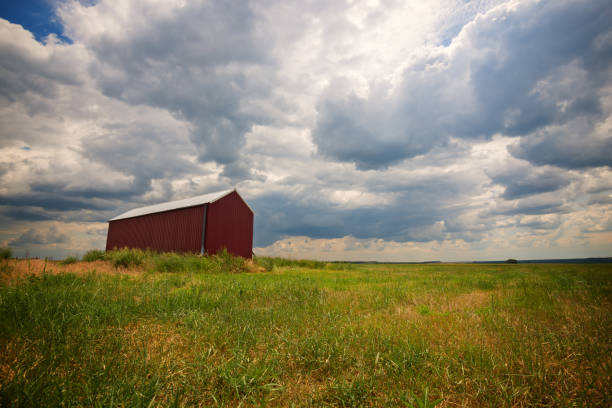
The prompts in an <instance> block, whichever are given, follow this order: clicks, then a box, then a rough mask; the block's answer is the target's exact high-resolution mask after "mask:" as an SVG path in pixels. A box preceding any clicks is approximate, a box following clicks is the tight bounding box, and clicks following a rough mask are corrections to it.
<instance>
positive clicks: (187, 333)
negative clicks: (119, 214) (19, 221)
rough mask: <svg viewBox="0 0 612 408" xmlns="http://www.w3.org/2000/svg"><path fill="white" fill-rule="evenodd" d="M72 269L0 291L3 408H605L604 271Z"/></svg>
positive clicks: (178, 260) (168, 259) (611, 323)
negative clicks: (106, 271)
mask: <svg viewBox="0 0 612 408" xmlns="http://www.w3.org/2000/svg"><path fill="white" fill-rule="evenodd" d="M11 262H16V261H11ZM108 262H111V261H110V260H109V261H108ZM242 262H244V261H242ZM51 265H53V264H51ZM80 265H82V266H83V271H82V272H78V273H62V274H56V273H54V272H53V271H52V270H51V271H48V272H49V273H45V274H42V275H27V276H23V277H21V278H19V280H17V281H14V282H10V283H4V284H0V349H1V350H2V352H0V373H1V375H0V405H1V406H119V405H122V406H191V405H201V406H238V405H241V406H292V405H295V406H345V407H348V406H381V407H382V406H408V407H428V406H435V405H438V406H501V407H503V406H507V407H510V406H610V404H611V403H612V400H611V397H610V393H609V390H610V389H611V388H612V384H611V379H610V370H611V368H612V360H611V357H610V356H611V355H612V344H611V342H610V333H611V332H612V312H611V311H612V307H611V306H612V270H611V268H610V266H609V265H521V264H519V265H353V266H352V267H351V268H350V269H349V268H346V269H330V268H328V267H327V265H324V267H323V268H307V267H303V266H297V265H295V264H291V265H289V266H274V265H273V266H272V268H273V269H275V270H274V272H272V273H232V274H230V273H227V271H232V270H234V271H241V270H242V269H240V265H241V264H240V261H239V260H238V261H237V260H235V259H233V258H231V257H229V256H228V255H220V256H218V257H195V256H194V257H190V256H186V257H182V256H178V255H176V254H163V255H154V256H153V257H152V258H147V257H145V258H144V260H143V263H142V264H141V266H140V267H139V268H140V269H139V270H144V271H145V272H144V273H135V274H130V275H121V274H102V273H99V272H96V271H94V270H93V268H94V267H95V265H96V264H88V263H82V264H80ZM90 265H91V266H90ZM72 267H74V265H73V266H72ZM50 268H53V266H51V267H50ZM132 268H133V267H132ZM148 268H149V269H148ZM198 268H199V269H198ZM119 270H123V269H119ZM147 270H148V271H149V272H150V273H146V271H147ZM155 271H160V272H163V273H158V272H155ZM166 272H171V273H166ZM198 272H206V273H198Z"/></svg>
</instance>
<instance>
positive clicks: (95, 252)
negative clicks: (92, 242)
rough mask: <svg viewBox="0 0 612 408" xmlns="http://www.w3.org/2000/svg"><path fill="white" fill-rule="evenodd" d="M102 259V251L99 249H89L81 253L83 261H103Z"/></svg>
mask: <svg viewBox="0 0 612 408" xmlns="http://www.w3.org/2000/svg"><path fill="white" fill-rule="evenodd" d="M103 260H104V251H102V250H100V249H90V250H89V251H87V252H85V255H83V261H85V262H94V261H103Z"/></svg>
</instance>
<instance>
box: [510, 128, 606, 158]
mask: <svg viewBox="0 0 612 408" xmlns="http://www.w3.org/2000/svg"><path fill="white" fill-rule="evenodd" d="M587 122H588V121H587V120H584V121H578V122H577V123H570V124H568V125H566V126H563V127H559V128H555V129H545V130H541V131H538V132H535V133H534V134H531V135H528V136H527V137H523V138H521V141H520V143H518V144H517V145H513V146H510V147H509V151H510V153H511V154H512V155H513V156H515V157H518V158H521V159H525V160H529V161H530V162H531V163H534V164H538V165H546V164H550V165H553V166H558V167H563V168H567V169H581V168H589V167H597V166H608V167H612V129H610V128H607V129H606V128H604V130H602V131H601V132H600V133H598V132H597V131H596V130H595V129H594V126H593V123H587Z"/></svg>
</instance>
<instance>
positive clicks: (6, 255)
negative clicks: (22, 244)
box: [0, 248, 13, 259]
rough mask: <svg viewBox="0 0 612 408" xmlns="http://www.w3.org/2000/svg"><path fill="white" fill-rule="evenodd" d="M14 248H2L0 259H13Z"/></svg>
mask: <svg viewBox="0 0 612 408" xmlns="http://www.w3.org/2000/svg"><path fill="white" fill-rule="evenodd" d="M12 257H13V250H12V249H11V248H0V259H11V258H12Z"/></svg>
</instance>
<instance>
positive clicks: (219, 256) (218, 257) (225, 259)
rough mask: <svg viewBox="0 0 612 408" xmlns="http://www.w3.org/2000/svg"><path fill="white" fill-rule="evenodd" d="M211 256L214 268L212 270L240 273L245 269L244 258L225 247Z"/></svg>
mask: <svg viewBox="0 0 612 408" xmlns="http://www.w3.org/2000/svg"><path fill="white" fill-rule="evenodd" d="M211 258H212V261H213V262H212V266H213V267H214V269H215V270H213V271H212V272H227V273H240V272H245V271H246V270H247V268H246V261H245V259H244V258H242V257H240V256H234V255H232V254H230V253H229V252H227V250H226V249H225V248H223V249H222V250H221V251H219V252H217V253H216V254H215V255H213V256H212V257H211Z"/></svg>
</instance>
